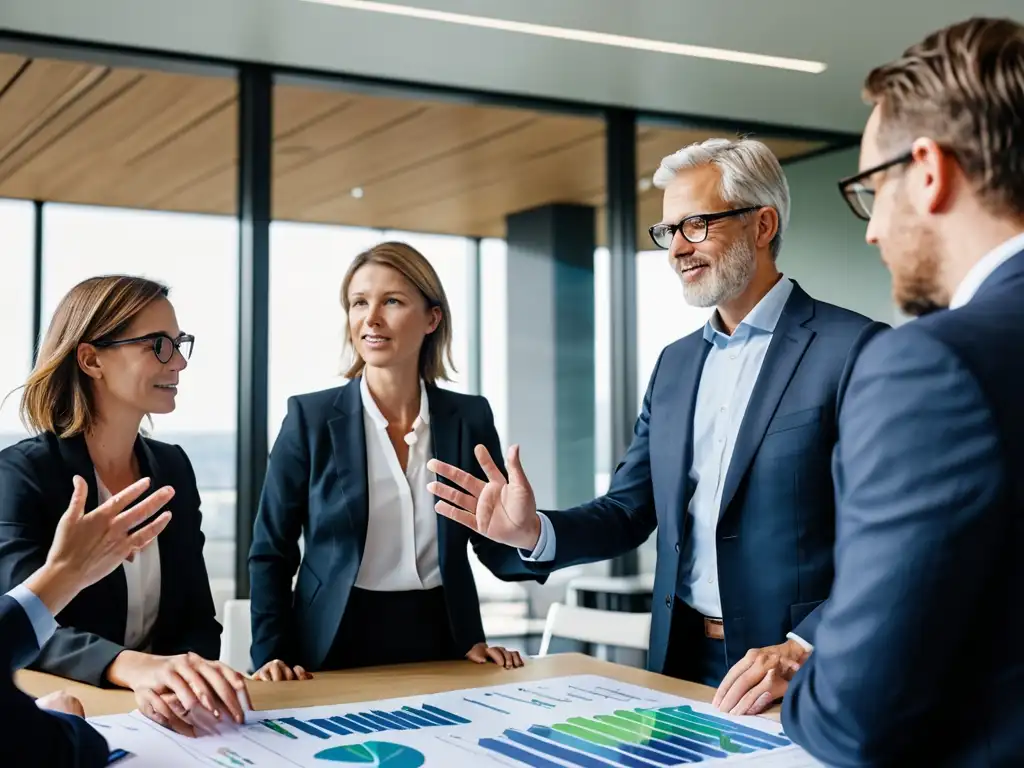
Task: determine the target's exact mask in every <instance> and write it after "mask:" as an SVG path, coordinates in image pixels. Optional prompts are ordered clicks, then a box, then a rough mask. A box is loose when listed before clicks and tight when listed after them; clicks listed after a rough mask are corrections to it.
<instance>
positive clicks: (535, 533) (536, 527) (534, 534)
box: [527, 512, 544, 552]
mask: <svg viewBox="0 0 1024 768" xmlns="http://www.w3.org/2000/svg"><path fill="white" fill-rule="evenodd" d="M543 530H544V526H543V524H542V523H541V521H540V514H539V513H536V512H535V513H534V515H533V530H532V531H530V542H531V543H530V546H529V547H527V549H528V551H530V552H536V551H537V545H538V544H540V535H541V533H542V532H543Z"/></svg>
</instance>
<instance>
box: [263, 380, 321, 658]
mask: <svg viewBox="0 0 1024 768" xmlns="http://www.w3.org/2000/svg"><path fill="white" fill-rule="evenodd" d="M309 472H310V458H309V445H308V443H307V428H306V423H305V417H304V414H303V412H302V406H301V404H300V402H299V400H298V399H297V398H294V397H293V398H289V400H288V414H287V415H286V416H285V419H284V422H283V423H282V425H281V431H280V432H279V433H278V437H277V441H276V442H275V443H274V448H273V450H272V451H271V454H270V462H269V464H268V465H267V477H266V480H265V481H264V484H263V492H262V494H261V495H260V505H259V511H258V512H257V514H256V523H255V525H254V527H253V534H252V548H251V549H250V550H249V582H250V589H251V592H252V597H251V601H252V602H251V611H252V649H251V651H252V663H253V665H254V666H255V668H256V669H259V668H260V667H262V666H263V665H264V664H266V663H267V662H268V661H273V660H274V659H281V660H282V661H284V662H285V663H286V664H293V663H295V661H294V660H295V655H296V652H297V648H296V641H295V634H294V633H295V626H294V622H293V614H292V579H293V577H294V576H295V573H296V571H297V570H298V568H299V562H300V553H299V537H300V536H301V535H302V526H303V525H304V524H305V521H306V518H307V516H308V514H309Z"/></svg>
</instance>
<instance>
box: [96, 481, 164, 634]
mask: <svg viewBox="0 0 1024 768" xmlns="http://www.w3.org/2000/svg"><path fill="white" fill-rule="evenodd" d="M96 490H97V496H98V501H99V503H100V504H103V503H104V502H105V501H107V500H108V499H109V498H110V496H111V493H110V491H108V490H107V488H106V486H104V485H103V481H102V480H100V476H99V473H96ZM121 567H122V568H123V569H124V581H125V586H126V587H127V596H128V614H127V617H126V618H125V622H124V645H125V648H130V649H132V650H133V651H148V649H149V645H150V638H151V636H152V634H153V627H154V626H155V625H156V619H157V616H158V615H159V614H160V546H159V545H158V544H157V542H155V541H154V542H152V543H151V544H150V545H149V546H148V547H146V548H145V549H144V550H142V551H141V552H136V553H135V557H134V558H132V560H131V561H130V562H129V561H128V560H125V561H124V563H123V564H122V565H121Z"/></svg>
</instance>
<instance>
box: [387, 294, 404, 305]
mask: <svg viewBox="0 0 1024 768" xmlns="http://www.w3.org/2000/svg"><path fill="white" fill-rule="evenodd" d="M384 303H385V304H401V303H402V302H400V301H399V300H398V299H396V298H395V297H394V296H391V297H389V298H388V299H387V301H385V302H384Z"/></svg>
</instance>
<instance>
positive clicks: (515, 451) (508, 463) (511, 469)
mask: <svg viewBox="0 0 1024 768" xmlns="http://www.w3.org/2000/svg"><path fill="white" fill-rule="evenodd" d="M505 468H506V469H507V470H508V479H509V482H510V483H515V484H516V485H522V486H525V487H526V488H529V487H530V481H529V480H527V479H526V472H524V471H523V465H522V463H521V462H520V461H519V446H518V445H513V446H512V447H511V448H509V449H508V455H507V456H506V457H505Z"/></svg>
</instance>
